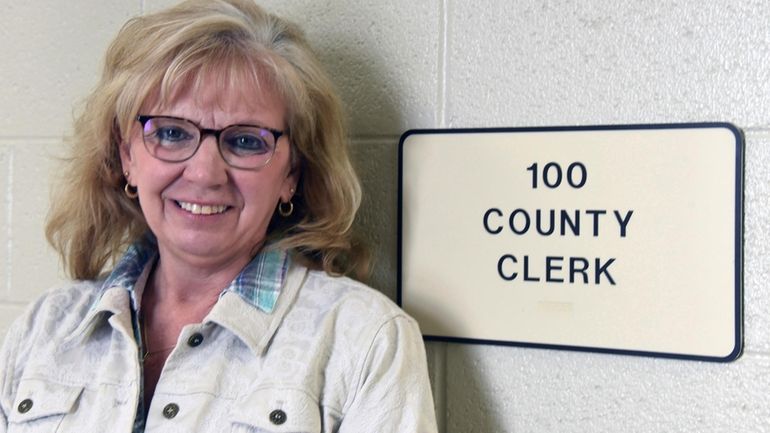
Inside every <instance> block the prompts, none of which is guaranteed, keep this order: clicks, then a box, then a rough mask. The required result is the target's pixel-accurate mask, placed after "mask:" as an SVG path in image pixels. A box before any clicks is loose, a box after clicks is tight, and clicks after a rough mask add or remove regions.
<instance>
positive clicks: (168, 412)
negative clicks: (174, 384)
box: [163, 403, 179, 419]
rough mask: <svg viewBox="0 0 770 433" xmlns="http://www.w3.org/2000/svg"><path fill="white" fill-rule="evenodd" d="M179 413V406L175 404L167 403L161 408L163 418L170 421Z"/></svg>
mask: <svg viewBox="0 0 770 433" xmlns="http://www.w3.org/2000/svg"><path fill="white" fill-rule="evenodd" d="M178 413H179V405H178V404H176V403H169V404H167V405H166V407H164V408H163V416H164V417H166V418H168V419H172V418H174V417H175V416H176V414H178Z"/></svg>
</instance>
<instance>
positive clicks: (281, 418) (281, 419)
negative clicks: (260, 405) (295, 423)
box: [270, 409, 286, 425]
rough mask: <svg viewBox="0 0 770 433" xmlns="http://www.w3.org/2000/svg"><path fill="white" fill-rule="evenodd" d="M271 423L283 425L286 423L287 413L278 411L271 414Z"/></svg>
mask: <svg viewBox="0 0 770 433" xmlns="http://www.w3.org/2000/svg"><path fill="white" fill-rule="evenodd" d="M270 422H271V423H273V424H275V425H281V424H283V423H285V422H286V412H284V411H282V410H281V409H276V410H274V411H272V412H270Z"/></svg>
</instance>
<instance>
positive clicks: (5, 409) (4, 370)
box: [0, 317, 22, 433]
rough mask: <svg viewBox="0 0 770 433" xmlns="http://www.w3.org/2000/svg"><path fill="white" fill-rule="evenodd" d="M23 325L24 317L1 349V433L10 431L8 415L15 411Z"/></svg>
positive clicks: (10, 332) (12, 330)
mask: <svg viewBox="0 0 770 433" xmlns="http://www.w3.org/2000/svg"><path fill="white" fill-rule="evenodd" d="M21 325H22V317H20V318H17V319H16V320H15V321H14V323H13V325H11V327H10V329H9V330H8V333H7V334H6V335H5V338H4V339H3V344H2V346H1V347H0V433H5V432H6V431H8V414H9V413H10V411H11V410H13V400H14V398H15V392H14V387H15V384H14V376H15V375H16V365H17V362H16V358H17V356H18V349H19V341H20V340H21V335H20V334H21V329H22V326H21Z"/></svg>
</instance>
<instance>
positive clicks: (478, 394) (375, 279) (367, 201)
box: [318, 33, 504, 433]
mask: <svg viewBox="0 0 770 433" xmlns="http://www.w3.org/2000/svg"><path fill="white" fill-rule="evenodd" d="M327 36H328V37H329V40H328V41H327V44H325V46H324V47H319V48H318V54H319V57H320V58H321V61H322V62H323V63H324V64H325V65H326V67H327V68H328V71H329V73H330V75H331V76H332V79H333V80H334V83H335V85H336V86H337V89H338V91H339V92H340V95H341V97H342V99H343V104H344V106H345V109H346V112H347V113H348V116H349V122H350V126H351V134H352V149H351V156H352V159H353V163H354V164H355V167H356V170H357V172H358V175H359V177H360V179H361V183H362V188H363V201H362V204H361V209H360V211H359V213H358V218H357V219H356V223H355V229H356V230H357V232H358V233H359V234H360V235H361V236H362V238H363V240H364V241H365V242H366V243H367V244H368V245H369V246H370V249H371V252H372V258H373V265H374V266H373V269H372V274H371V277H370V279H369V281H367V283H368V284H369V285H371V286H373V287H374V288H376V289H378V290H379V291H381V292H382V293H384V294H385V295H387V296H388V297H390V298H391V299H392V300H394V301H395V299H396V287H397V284H398V281H397V274H396V271H397V260H398V250H397V245H398V243H397V237H398V227H397V223H398V212H399V209H398V141H399V138H400V135H401V134H402V133H403V132H404V131H406V130H407V129H409V128H410V127H413V126H411V125H410V123H411V122H410V119H407V118H406V116H405V112H406V110H405V109H404V108H403V107H405V106H406V105H407V103H406V100H405V96H406V95H403V89H402V88H400V87H399V85H398V83H397V82H395V81H394V80H393V79H392V78H390V77H394V76H398V75H399V74H398V73H397V72H398V71H393V70H391V68H393V66H392V65H390V64H389V62H387V60H386V59H384V58H382V57H380V56H379V52H378V51H376V50H371V49H369V50H365V49H364V47H363V46H362V45H360V44H357V43H356V42H355V41H350V40H348V39H346V38H349V35H346V34H342V33H339V34H335V35H333V37H332V36H331V35H327ZM340 47H344V48H340ZM436 109H438V107H436ZM423 308H425V309H430V306H429V305H428V306H423ZM447 320H451V318H447ZM465 349H466V347H464V346H463V345H460V344H446V343H430V344H428V345H427V348H426V350H427V355H428V361H429V369H430V376H431V386H432V389H433V392H434V398H435V400H436V410H437V418H438V424H439V430H440V431H441V432H442V433H454V432H457V433H460V432H463V433H469V432H479V433H496V432H503V431H504V430H503V426H502V423H501V421H500V420H499V419H498V417H496V416H494V414H493V413H490V412H488V411H486V410H485V408H490V407H499V406H500V402H494V396H493V395H491V393H490V392H491V391H490V390H493V389H494V387H493V386H490V384H487V383H484V375H483V374H481V372H480V371H478V370H477V369H476V368H474V365H475V364H474V362H473V361H472V359H471V357H470V356H469V355H467V353H466V350H465ZM448 351H449V352H451V353H453V354H454V362H453V363H452V366H460V368H459V369H456V368H454V367H452V366H450V367H451V368H449V369H447V366H449V364H448V363H447V352H448ZM466 357H467V358H466ZM447 384H454V385H455V386H450V388H449V389H451V390H452V394H451V395H448V394H447V392H446V391H447V389H448V388H447ZM453 408H454V409H457V412H456V413H449V411H450V410H452V409H453Z"/></svg>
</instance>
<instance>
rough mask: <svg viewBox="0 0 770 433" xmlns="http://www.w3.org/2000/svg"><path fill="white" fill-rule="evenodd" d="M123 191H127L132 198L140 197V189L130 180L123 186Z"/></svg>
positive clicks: (127, 194)
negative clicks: (130, 182)
mask: <svg viewBox="0 0 770 433" xmlns="http://www.w3.org/2000/svg"><path fill="white" fill-rule="evenodd" d="M123 192H125V193H126V196H128V198H130V199H135V198H137V197H139V189H138V188H137V187H135V186H132V185H131V184H129V183H128V182H126V186H124V187H123Z"/></svg>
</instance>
